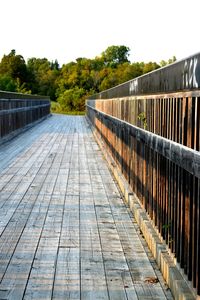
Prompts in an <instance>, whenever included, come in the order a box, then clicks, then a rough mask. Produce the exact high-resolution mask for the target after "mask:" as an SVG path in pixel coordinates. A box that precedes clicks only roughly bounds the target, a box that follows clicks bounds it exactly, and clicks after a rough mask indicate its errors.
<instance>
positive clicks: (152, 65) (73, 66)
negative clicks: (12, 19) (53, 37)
mask: <svg viewBox="0 0 200 300" xmlns="http://www.w3.org/2000/svg"><path fill="white" fill-rule="evenodd" d="M129 52H130V49H129V48H128V47H126V46H115V45H113V46H110V47H108V48H107V49H106V50H105V51H104V52H102V54H101V55H100V56H99V57H96V58H94V59H88V58H85V57H79V58H77V59H76V61H74V62H70V63H67V64H64V65H63V66H62V67H61V68H60V66H59V63H58V61H57V60H55V61H52V62H50V61H48V59H46V58H35V57H33V58H30V59H28V61H27V63H26V62H25V60H24V58H23V56H21V55H17V54H16V52H15V50H12V51H11V52H10V53H9V54H8V55H4V56H3V58H2V60H1V62H0V89H1V90H6V91H13V92H15V91H16V92H20V93H32V94H40V95H45V96H49V97H50V98H51V100H54V101H57V102H53V103H56V104H53V105H52V111H55V112H62V111H63V112H69V111H73V112H75V113H77V112H78V111H84V110H85V99H86V98H87V97H88V96H89V95H91V94H95V93H98V92H100V91H102V90H105V89H109V88H112V87H113V86H116V85H118V84H121V83H123V82H125V81H128V80H130V79H133V78H135V77H138V76H140V75H143V74H145V73H147V72H151V71H153V70H155V69H157V68H159V67H160V65H158V64H157V63H156V62H149V63H144V62H135V63H130V61H129V60H128V57H129ZM175 60H176V58H175V57H173V58H172V59H170V60H169V61H168V62H165V61H162V62H161V65H164V64H165V63H166V64H168V63H171V62H173V61H175ZM139 118H140V120H141V122H143V126H144V127H145V126H146V123H145V122H146V121H145V117H144V116H139Z"/></svg>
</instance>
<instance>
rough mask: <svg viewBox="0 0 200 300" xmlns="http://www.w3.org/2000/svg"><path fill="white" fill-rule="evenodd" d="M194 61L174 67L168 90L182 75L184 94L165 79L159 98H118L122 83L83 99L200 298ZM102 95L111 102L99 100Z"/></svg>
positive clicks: (199, 130)
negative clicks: (166, 85) (164, 87)
mask: <svg viewBox="0 0 200 300" xmlns="http://www.w3.org/2000/svg"><path fill="white" fill-rule="evenodd" d="M199 57H200V55H197V56H195V57H190V58H189V59H187V60H185V61H181V62H180V63H176V64H173V74H172V78H173V80H175V82H176V85H175V86H177V85H178V83H179V81H178V78H183V77H184V76H185V77H186V75H184V74H188V77H187V78H190V80H189V81H188V84H187V88H186V85H185V86H183V87H184V88H183V91H181V90H180V89H179V91H178V92H177V91H175V90H174V91H172V86H173V82H172V81H170V82H171V83H170V84H169V85H168V86H169V90H166V89H165V93H161V91H160V90H159V93H156V94H149V95H147V90H146V92H145V94H144V93H141V94H142V95H139V94H138V95H128V96H127V94H126V93H125V97H123V95H122V94H123V93H122V91H123V90H126V91H127V89H126V88H125V87H127V85H129V86H130V82H129V83H125V84H124V86H123V85H120V86H118V87H116V91H115V90H114V89H112V91H111V90H108V91H105V92H103V93H100V94H98V95H95V96H94V98H92V97H90V99H89V100H88V101H87V115H88V117H89V119H90V121H91V122H92V124H93V126H94V127H95V129H96V131H97V133H98V134H99V136H100V137H101V138H102V140H103V141H104V144H105V147H106V148H107V150H108V151H109V152H110V153H111V154H112V156H113V158H114V160H115V162H116V163H117V165H118V167H119V168H120V170H121V172H122V173H123V174H124V176H125V177H126V179H127V181H128V182H129V184H130V186H131V188H132V190H133V191H134V192H135V193H136V194H137V196H138V198H139V200H140V201H141V203H142V205H143V207H144V208H145V209H146V210H147V212H148V214H149V216H150V217H151V219H152V220H153V222H154V224H155V226H156V227H157V229H158V230H159V232H160V234H161V235H162V237H163V239H164V240H165V241H166V243H167V245H168V247H169V248H170V249H171V252H172V253H174V256H175V257H176V259H177V262H178V263H179V264H180V267H181V268H182V269H183V270H184V272H185V274H186V275H187V277H188V279H189V280H190V281H192V284H193V287H194V288H196V289H197V294H200V277H199V271H200V152H199V149H200V84H199V83H200V67H199V66H200V60H199ZM197 58H198V59H197ZM195 59H196V60H195ZM191 61H192V63H190V62H191ZM182 66H183V68H182ZM175 67H177V69H176V68H175ZM187 67H188V69H187ZM171 69H172V66H169V67H166V68H164V69H162V70H158V71H156V72H158V74H160V75H159V76H161V74H165V73H166V74H168V77H169V78H170V70H171ZM156 72H153V73H150V74H149V75H146V76H147V78H145V76H143V77H142V80H143V81H144V82H146V86H148V81H151V76H153V77H152V79H155V78H158V74H156ZM184 72H185V73H184ZM193 72H194V74H193ZM176 74H177V76H176ZM163 76H164V75H163ZM181 76H182V77H181ZM191 78H192V79H191ZM160 80H161V81H162V76H161V77H160ZM137 81H138V82H140V78H138V80H137ZM165 82H166V81H165ZM185 82H186V81H185ZM182 83H184V81H182ZM154 84H155V86H154V85H153V83H151V84H150V83H149V87H150V86H151V89H150V93H151V92H152V90H154V92H155V91H156V92H158V90H156V87H158V86H159V85H158V84H157V82H155V81H154ZM189 84H190V86H189ZM192 84H193V86H192ZM175 86H174V87H175ZM154 87H155V89H154ZM188 87H190V90H188ZM140 88H142V86H141V85H140ZM179 88H181V85H180V84H179ZM120 89H122V91H121V92H120ZM110 91H111V94H109V93H110ZM129 91H130V90H129ZM115 92H116V93H117V94H120V97H121V98H117V96H116V95H115ZM131 93H132V91H131V92H130V94H131ZM105 95H106V96H107V97H109V95H110V98H108V99H104V98H103V96H105ZM113 95H115V96H114V98H113V97H112V96H113Z"/></svg>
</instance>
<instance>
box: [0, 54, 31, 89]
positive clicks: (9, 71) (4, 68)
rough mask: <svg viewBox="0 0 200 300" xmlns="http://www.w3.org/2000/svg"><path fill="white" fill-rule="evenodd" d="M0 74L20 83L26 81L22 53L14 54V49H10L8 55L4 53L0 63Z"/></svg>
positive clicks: (25, 69) (25, 68)
mask: <svg viewBox="0 0 200 300" xmlns="http://www.w3.org/2000/svg"><path fill="white" fill-rule="evenodd" d="M0 74H1V75H5V76H6V77H7V78H9V77H10V79H12V80H13V81H14V82H16V81H17V80H18V81H19V82H20V84H23V83H25V84H26V83H27V67H26V63H25V60H24V58H23V56H22V55H16V52H15V50H11V52H10V53H9V54H8V55H4V56H3V58H2V60H1V63H0Z"/></svg>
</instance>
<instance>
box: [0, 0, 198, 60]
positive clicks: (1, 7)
mask: <svg viewBox="0 0 200 300" xmlns="http://www.w3.org/2000/svg"><path fill="white" fill-rule="evenodd" d="M199 11H200V0H165V1H164V0H123V1H120V0H0V59H1V58H2V56H3V55H4V54H8V53H9V52H10V51H11V50H12V49H15V50H16V52H17V54H21V55H22V56H23V57H24V58H25V59H27V58H31V57H37V58H43V57H46V58H48V59H49V60H50V61H51V60H55V59H58V62H59V64H60V65H62V64H63V63H68V62H70V61H72V60H75V59H76V58H78V57H87V58H94V57H95V56H98V55H100V54H101V53H102V51H104V50H106V48H107V47H108V46H111V45H125V46H127V47H129V48H130V49H131V52H130V54H131V55H130V57H129V58H130V60H131V61H132V62H134V61H140V62H141V61H145V62H148V61H156V62H160V61H161V60H162V59H164V60H168V59H169V58H171V57H172V56H173V55H175V56H176V57H177V59H182V58H185V57H187V56H189V55H192V54H195V53H197V52H199V51H200V38H199V28H200V25H199V18H200V17H199Z"/></svg>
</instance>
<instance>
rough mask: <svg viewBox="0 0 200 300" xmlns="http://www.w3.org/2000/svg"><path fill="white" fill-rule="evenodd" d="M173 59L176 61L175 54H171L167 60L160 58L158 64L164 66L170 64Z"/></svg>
mask: <svg viewBox="0 0 200 300" xmlns="http://www.w3.org/2000/svg"><path fill="white" fill-rule="evenodd" d="M175 61H176V56H173V57H172V58H170V59H168V61H165V60H161V62H160V66H161V67H165V66H167V65H170V64H172V63H174V62H175Z"/></svg>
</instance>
